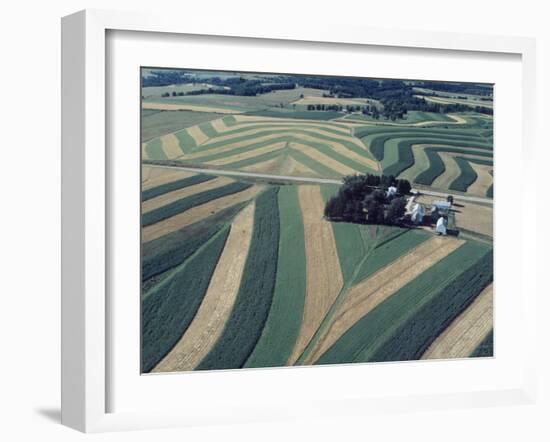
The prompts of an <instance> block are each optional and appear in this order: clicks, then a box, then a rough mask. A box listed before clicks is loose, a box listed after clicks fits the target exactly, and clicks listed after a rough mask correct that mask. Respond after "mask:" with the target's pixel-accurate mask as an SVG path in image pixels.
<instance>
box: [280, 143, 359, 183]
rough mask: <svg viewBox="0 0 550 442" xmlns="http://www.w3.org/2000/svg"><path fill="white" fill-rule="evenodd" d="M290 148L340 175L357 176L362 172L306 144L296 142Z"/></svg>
mask: <svg viewBox="0 0 550 442" xmlns="http://www.w3.org/2000/svg"><path fill="white" fill-rule="evenodd" d="M290 147H292V148H293V149H295V150H297V151H299V152H302V153H303V154H305V155H307V156H308V157H310V158H312V159H314V160H315V161H317V162H319V163H321V164H323V165H325V166H326V167H328V168H329V169H332V170H334V171H335V172H337V173H338V174H340V175H355V174H357V173H359V172H360V171H358V170H355V169H352V168H351V167H349V166H347V165H345V164H342V163H340V162H339V161H337V160H335V159H333V158H331V157H329V156H327V155H325V154H324V153H322V152H319V151H318V150H317V149H315V148H314V147H311V146H308V145H306V144H302V143H295V142H294V143H290Z"/></svg>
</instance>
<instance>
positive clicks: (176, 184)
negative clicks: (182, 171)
mask: <svg viewBox="0 0 550 442" xmlns="http://www.w3.org/2000/svg"><path fill="white" fill-rule="evenodd" d="M214 178H216V177H215V176H212V175H202V174H200V175H193V176H190V177H187V178H182V179H181V180H176V181H171V182H169V183H166V184H161V185H160V186H156V187H152V188H150V189H147V190H144V191H142V192H141V201H147V200H150V199H152V198H156V197H157V196H161V195H164V194H165V193H168V192H173V191H174V190H179V189H183V188H185V187H189V186H194V185H195V184H200V183H204V182H206V181H210V180H213V179H214Z"/></svg>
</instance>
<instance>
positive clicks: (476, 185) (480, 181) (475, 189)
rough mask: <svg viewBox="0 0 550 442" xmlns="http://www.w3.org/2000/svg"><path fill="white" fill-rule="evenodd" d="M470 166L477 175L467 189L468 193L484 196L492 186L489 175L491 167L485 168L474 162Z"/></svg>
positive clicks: (490, 175)
mask: <svg viewBox="0 0 550 442" xmlns="http://www.w3.org/2000/svg"><path fill="white" fill-rule="evenodd" d="M470 165H471V166H472V168H473V169H474V171H475V173H476V174H477V179H476V180H475V181H474V182H473V183H472V184H471V185H470V187H468V193H474V194H476V195H481V196H485V195H486V194H487V190H488V189H489V187H490V186H491V185H492V184H493V175H492V174H491V172H492V171H493V166H486V165H483V164H477V163H474V162H470Z"/></svg>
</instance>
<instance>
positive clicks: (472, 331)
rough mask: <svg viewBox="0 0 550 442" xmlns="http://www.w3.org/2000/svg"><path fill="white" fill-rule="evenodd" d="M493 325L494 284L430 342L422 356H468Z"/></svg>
mask: <svg viewBox="0 0 550 442" xmlns="http://www.w3.org/2000/svg"><path fill="white" fill-rule="evenodd" d="M492 328H493V284H491V285H489V286H487V287H486V288H485V289H484V290H483V291H482V292H481V293H480V294H479V296H478V297H477V298H476V299H475V301H474V302H473V303H472V304H470V306H469V307H468V308H467V309H466V310H464V311H463V312H462V313H461V314H460V315H459V316H458V317H457V318H456V319H455V320H454V321H453V322H452V323H451V324H450V325H449V326H448V327H447V329H446V330H445V331H444V332H443V333H442V334H441V335H440V336H438V338H437V339H436V340H435V341H434V342H433V343H432V345H430V347H429V348H428V350H426V352H425V353H424V354H423V355H422V359H453V358H467V357H469V356H470V355H471V354H472V353H473V352H474V350H475V349H476V348H477V347H478V345H479V344H481V342H482V341H483V339H484V338H485V336H487V333H489V332H490V331H491V329H492Z"/></svg>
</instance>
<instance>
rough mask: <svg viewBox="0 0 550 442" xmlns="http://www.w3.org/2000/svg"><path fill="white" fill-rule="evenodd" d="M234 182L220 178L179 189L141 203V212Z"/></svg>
mask: <svg viewBox="0 0 550 442" xmlns="http://www.w3.org/2000/svg"><path fill="white" fill-rule="evenodd" d="M232 181H233V180H232V179H230V178H224V177H219V178H215V179H213V180H210V181H205V182H204V183H199V184H195V185H194V186H188V187H184V188H183V189H178V190H174V191H173V192H168V193H165V194H163V195H160V196H157V197H156V198H151V199H150V200H147V201H143V202H142V203H141V212H142V213H147V212H150V211H151V210H155V209H158V208H159V207H162V206H165V205H167V204H170V203H173V202H174V201H177V200H179V199H182V198H185V197H187V196H190V195H193V194H196V193H200V192H204V191H206V190H212V189H215V188H217V187H221V186H225V185H226V184H229V183H231V182H232Z"/></svg>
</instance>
